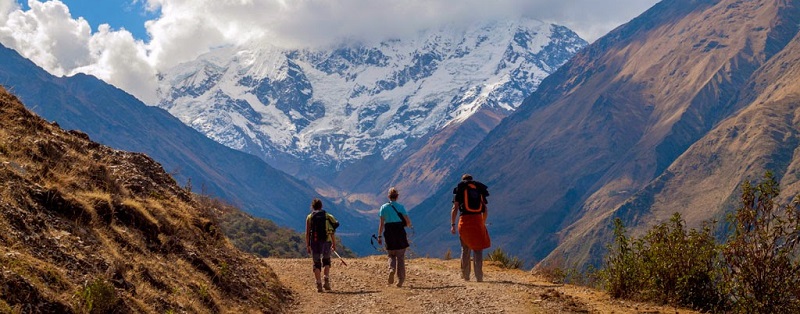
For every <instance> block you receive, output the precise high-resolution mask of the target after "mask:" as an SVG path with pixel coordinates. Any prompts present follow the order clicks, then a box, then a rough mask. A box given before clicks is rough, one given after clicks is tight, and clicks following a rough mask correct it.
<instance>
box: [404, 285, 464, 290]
mask: <svg viewBox="0 0 800 314" xmlns="http://www.w3.org/2000/svg"><path fill="white" fill-rule="evenodd" d="M464 287H466V286H465V285H449V286H439V287H417V286H414V287H408V288H409V289H412V290H444V289H452V288H464Z"/></svg>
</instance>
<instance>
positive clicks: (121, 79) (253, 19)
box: [0, 0, 656, 103]
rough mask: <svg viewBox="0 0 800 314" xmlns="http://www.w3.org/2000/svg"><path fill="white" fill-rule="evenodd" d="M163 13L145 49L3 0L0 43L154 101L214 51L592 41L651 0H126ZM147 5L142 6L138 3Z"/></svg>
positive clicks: (61, 8) (44, 6)
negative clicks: (443, 34)
mask: <svg viewBox="0 0 800 314" xmlns="http://www.w3.org/2000/svg"><path fill="white" fill-rule="evenodd" d="M130 1H131V3H145V4H146V6H147V8H148V9H149V10H153V11H154V12H158V10H160V12H161V14H160V16H158V18H156V19H154V20H151V21H147V22H146V23H145V27H146V29H147V31H148V33H149V34H150V38H151V39H150V41H149V42H146V43H145V42H142V41H139V40H136V39H134V38H133V37H132V36H131V34H130V33H129V32H128V31H126V30H117V31H112V30H110V29H109V27H108V26H107V25H106V26H101V27H100V28H99V30H98V31H97V32H95V33H91V28H90V26H89V24H88V23H87V22H86V21H85V20H84V19H83V18H80V17H77V18H75V17H72V16H71V15H70V13H69V10H68V8H67V6H66V5H65V4H63V3H62V2H60V1H59V0H51V1H47V2H39V1H37V0H29V2H28V5H29V7H30V10H27V11H22V10H21V9H20V7H19V6H18V5H17V3H16V1H14V0H0V43H2V44H3V45H5V46H8V47H11V48H14V49H16V50H17V51H19V52H20V53H21V54H22V55H24V56H25V57H27V58H29V59H31V60H33V61H34V62H35V63H36V64H38V65H39V66H41V67H43V68H45V69H46V70H48V71H49V72H51V73H53V74H55V75H71V74H74V73H77V72H83V73H88V74H92V75H95V76H97V77H99V78H101V79H103V80H105V81H107V82H109V83H111V84H113V85H115V86H118V87H120V88H122V89H124V90H126V91H128V92H129V93H132V94H133V95H135V96H136V97H138V98H139V99H142V100H143V101H145V102H147V103H154V102H155V101H156V96H155V86H156V82H155V76H156V73H158V71H163V70H165V69H167V68H169V67H172V66H174V65H176V64H178V63H180V62H185V61H189V60H192V59H194V58H196V57H197V56H198V55H200V54H202V53H205V52H207V51H208V50H209V49H211V48H213V47H217V46H224V45H231V44H240V43H243V42H247V41H250V40H255V39H258V40H264V41H266V42H269V43H271V44H274V45H278V46H284V47H302V46H309V45H326V44H330V43H333V42H337V41H339V40H341V39H343V38H347V39H352V40H380V39H385V38H389V37H400V36H404V35H407V34H410V33H413V32H416V31H419V30H421V29H425V28H431V27H437V26H439V25H443V24H450V25H453V24H455V25H459V24H463V23H470V22H473V21H476V20H485V19H512V18H516V17H519V16H527V17H532V18H536V19H540V20H543V21H547V22H553V23H557V24H561V25H565V26H567V27H570V28H571V29H573V30H575V31H576V32H577V33H578V34H579V35H581V36H582V37H584V38H585V39H587V40H589V41H593V40H595V39H597V38H598V37H599V36H601V35H603V34H605V33H606V32H608V31H609V30H610V29H611V28H613V27H616V26H617V25H619V24H622V23H624V22H627V21H628V20H630V19H631V18H633V17H634V16H636V15H638V14H640V13H641V12H643V11H644V10H645V9H647V8H648V7H649V6H651V5H652V4H654V3H655V2H656V0H603V1H597V0H572V1H570V0H493V1H486V0H130ZM145 1H146V2H145Z"/></svg>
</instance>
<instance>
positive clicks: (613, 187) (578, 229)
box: [414, 0, 800, 264]
mask: <svg viewBox="0 0 800 314" xmlns="http://www.w3.org/2000/svg"><path fill="white" fill-rule="evenodd" d="M799 5H800V4H798V2H797V1H773V0H761V1H735V0H721V1H720V0H666V1H662V2H660V3H659V4H657V5H656V6H654V7H653V8H651V9H650V10H648V11H647V12H645V13H644V14H642V15H641V16H639V17H637V18H636V19H634V20H632V21H631V22H629V23H627V24H625V25H623V26H621V27H619V28H617V29H616V30H614V31H612V32H611V33H609V34H608V35H606V36H605V37H603V38H601V39H599V40H598V41H597V42H595V43H593V44H592V45H590V46H589V47H587V48H586V49H584V50H582V51H580V52H579V53H578V54H577V55H576V56H575V57H574V58H572V59H571V60H570V61H569V62H568V63H566V64H565V65H564V66H563V67H561V68H560V69H559V70H558V71H557V72H556V73H554V74H553V75H551V76H550V77H548V78H547V79H545V80H544V81H543V82H542V84H541V85H540V87H539V89H538V90H537V91H536V92H535V93H534V94H533V95H532V96H531V97H529V98H528V99H526V101H525V102H524V103H523V104H522V105H521V106H520V108H519V109H518V110H517V111H516V112H515V113H514V114H512V115H511V116H510V117H509V118H507V119H506V120H504V121H503V122H502V123H501V124H500V125H499V126H498V127H497V128H495V129H494V130H493V131H492V133H491V134H489V135H488V136H487V138H486V139H485V140H484V141H483V142H481V143H480V144H478V146H477V147H476V148H475V150H474V151H472V153H470V155H468V156H467V157H466V159H465V160H466V162H465V165H464V166H463V167H460V168H458V169H459V170H457V171H458V172H470V173H472V174H473V175H475V177H476V178H477V179H479V180H482V181H484V182H485V183H487V184H488V185H489V186H490V191H491V192H492V197H490V199H491V200H493V201H492V203H491V204H490V209H491V210H492V214H491V215H490V223H491V226H490V233H492V234H493V235H494V239H493V240H494V241H493V243H494V244H495V245H497V246H502V247H506V248H508V249H509V250H511V251H512V252H520V253H519V254H520V255H521V256H522V257H523V258H524V259H526V260H529V261H530V260H533V261H539V260H541V259H543V258H545V257H548V258H549V261H551V262H555V261H558V262H561V263H569V264H572V263H577V264H582V263H585V262H587V261H595V262H596V261H597V260H596V259H597V258H599V257H600V256H601V252H602V251H603V250H604V248H603V245H604V243H606V242H607V241H605V240H606V239H608V236H609V233H610V230H611V220H612V218H614V217H623V218H624V219H625V222H626V223H627V224H628V225H630V226H632V227H634V230H636V228H641V227H643V226H648V225H652V224H654V223H655V222H658V221H661V220H664V219H667V218H668V217H669V215H670V214H671V213H672V212H675V211H679V212H682V214H683V217H684V218H686V219H687V222H688V223H689V224H690V226H695V227H696V226H698V225H699V224H700V221H702V220H704V219H708V218H715V217H717V218H718V217H721V215H722V214H723V213H724V212H726V211H729V210H731V209H732V208H733V206H734V204H733V202H732V200H733V199H735V196H736V194H737V190H736V189H737V186H738V184H739V183H740V182H741V181H742V180H748V179H751V178H757V177H760V176H761V175H762V174H763V171H764V170H765V169H769V170H773V171H774V172H775V173H777V174H778V175H779V176H780V177H781V178H782V182H781V183H782V184H783V186H784V187H786V188H787V190H786V191H787V192H791V191H795V190H796V189H797V185H798V182H797V181H798V176H797V175H796V174H795V173H796V172H797V170H796V169H795V168H796V167H797V160H798V157H797V153H796V152H797V151H796V147H797V143H798V142H797V132H798V123H797V121H798V120H797V111H796V104H797V89H798V85H797V82H798V79H800V78H798V77H797V74H798V73H797V70H796V69H795V65H796V64H797V63H796V60H797V59H796V51H797V50H796V49H794V48H795V47H796V41H797V40H798V39H797V34H798V24H797V21H798V20H800V11H799V10H798V6H799ZM453 180H454V181H455V180H457V178H453ZM450 189H452V187H443V188H441V189H440V190H438V192H437V193H436V196H435V197H432V198H430V199H428V200H426V201H425V202H423V203H422V205H420V206H418V207H417V209H415V210H414V212H415V213H416V214H417V215H418V216H420V217H421V219H419V220H420V221H424V222H433V223H430V224H428V225H427V226H425V227H422V226H418V228H425V229H426V234H425V235H423V236H422V239H423V240H422V241H420V243H432V245H431V246H429V247H428V249H430V250H431V251H437V250H438V249H437V247H438V248H439V249H441V247H442V245H440V244H438V245H437V243H447V242H446V241H444V240H445V239H444V237H445V235H446V234H447V227H448V226H447V223H446V218H442V217H443V216H444V217H446V216H447V213H446V208H449V205H450V204H449V203H450V197H451V194H450V191H451V190H450Z"/></svg>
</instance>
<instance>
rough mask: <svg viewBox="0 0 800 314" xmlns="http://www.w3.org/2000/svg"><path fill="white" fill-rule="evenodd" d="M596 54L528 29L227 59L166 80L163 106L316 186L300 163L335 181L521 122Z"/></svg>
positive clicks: (216, 56) (211, 57)
mask: <svg viewBox="0 0 800 314" xmlns="http://www.w3.org/2000/svg"><path fill="white" fill-rule="evenodd" d="M585 44H586V43H585V41H583V40H581V39H580V38H578V37H577V35H575V34H574V33H573V32H572V31H570V30H568V29H566V28H564V27H562V26H557V25H550V24H545V23H542V22H539V21H535V20H522V21H511V22H494V23H486V24H481V25H477V26H473V27H471V28H469V29H467V30H456V29H447V28H444V29H442V30H428V31H425V32H421V33H419V34H418V35H417V37H416V38H415V37H410V38H406V39H396V40H388V41H383V42H380V43H376V44H365V45H357V46H343V47H341V48H335V49H331V50H326V49H320V50H288V51H284V50H281V49H279V48H275V47H270V46H268V45H267V46H265V45H263V44H262V45H252V46H242V47H226V48H224V49H219V50H217V51H214V52H211V53H209V54H207V55H205V56H201V57H200V58H199V59H198V60H196V61H193V62H190V63H186V64H183V65H180V66H178V67H176V68H175V69H173V70H170V71H168V72H167V73H166V74H164V75H163V76H162V77H163V79H162V80H161V82H162V85H161V87H160V90H161V95H162V96H161V98H162V101H161V103H160V104H159V106H160V107H162V108H167V109H168V110H170V112H171V113H173V114H175V115H176V116H178V117H180V118H181V120H182V121H184V123H186V124H188V125H192V126H193V127H195V128H196V129H198V130H201V132H204V133H206V134H208V135H209V137H211V138H214V139H216V140H217V141H220V142H222V143H225V144H226V145H227V146H229V147H234V148H237V149H240V150H243V151H247V152H251V153H253V154H255V155H257V156H261V157H262V158H263V159H265V160H267V161H268V162H270V163H271V164H272V165H274V166H276V167H280V168H282V169H284V168H285V169H288V170H287V172H289V173H290V174H294V175H299V177H303V178H304V177H306V176H309V175H313V174H308V173H306V174H301V173H300V172H302V169H300V168H301V166H298V165H297V163H298V161H294V162H292V161H291V160H292V159H295V160H296V159H299V160H300V161H303V162H304V163H305V164H315V165H317V166H322V168H319V167H315V168H314V169H313V170H312V171H324V172H327V173H331V171H336V170H337V169H341V167H342V165H348V164H350V163H352V162H353V161H354V160H358V159H361V158H363V157H365V156H370V155H380V156H382V157H383V158H384V159H386V158H388V157H389V156H391V155H393V154H396V153H398V152H399V151H401V150H402V149H403V148H405V147H407V146H408V145H409V144H410V142H413V141H414V140H415V139H417V138H420V137H422V136H424V135H426V134H428V133H429V132H431V131H432V130H435V129H439V128H442V127H444V126H445V125H446V124H448V123H453V122H455V123H458V122H460V121H463V120H464V119H466V118H467V117H469V116H470V115H471V114H472V113H474V112H475V111H477V110H478V108H480V107H482V106H487V107H491V108H494V109H495V110H502V111H506V112H510V111H513V109H514V107H515V106H516V105H517V104H518V103H519V102H520V101H521V100H522V97H524V96H525V94H526V93H528V92H530V91H531V90H533V89H535V85H537V84H538V82H539V81H540V80H541V79H543V78H544V77H545V76H546V75H547V73H548V72H551V71H553V70H554V69H555V68H557V67H558V66H559V65H560V64H561V63H563V62H564V61H566V59H567V58H568V57H569V56H570V55H571V54H572V53H574V52H575V51H577V50H578V49H580V47H582V46H583V45H585ZM236 63H238V64H239V65H236ZM204 64H205V65H204ZM209 64H213V65H209ZM208 69H210V70H208ZM195 76H197V78H195ZM201 93H203V94H201ZM212 103H213V104H214V105H211V104H212ZM281 111H282V112H281ZM237 134H244V135H237ZM251 145H256V146H259V147H251ZM326 168H327V169H328V170H325V169H326Z"/></svg>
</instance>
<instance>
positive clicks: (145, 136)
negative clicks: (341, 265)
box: [0, 47, 369, 251]
mask: <svg viewBox="0 0 800 314" xmlns="http://www.w3.org/2000/svg"><path fill="white" fill-rule="evenodd" d="M0 85H3V86H6V88H8V89H9V90H11V91H13V92H14V94H15V95H17V96H18V97H19V98H20V99H22V100H23V102H24V103H25V104H26V105H27V106H29V108H30V109H31V110H33V111H34V112H36V113H37V114H39V115H41V116H42V117H44V118H46V119H48V120H51V121H55V122H57V123H59V124H60V125H61V126H62V127H64V128H66V129H73V130H80V131H82V132H84V133H86V134H88V135H89V136H90V137H91V138H92V139H94V140H96V141H98V142H100V143H103V144H106V145H109V146H112V147H114V148H118V149H124V150H128V151H135V152H143V153H146V154H148V155H149V156H151V157H153V158H154V159H155V160H157V161H158V162H159V163H161V164H162V165H163V166H164V168H165V169H166V170H167V171H168V172H170V173H171V174H172V175H173V176H174V177H175V178H176V179H177V180H179V182H181V185H187V183H189V182H190V184H191V186H192V188H193V191H195V192H198V193H203V194H209V195H212V196H215V197H220V198H222V199H224V200H226V201H227V202H229V203H231V204H232V205H235V206H236V207H238V208H241V209H243V210H245V211H247V212H248V213H251V214H253V215H255V216H258V217H264V218H269V219H271V220H273V221H275V222H277V223H279V224H281V225H284V226H289V227H292V228H294V229H295V230H303V228H304V227H305V224H304V223H305V220H304V219H305V215H307V213H308V212H309V208H310V204H311V199H312V198H314V197H321V196H320V195H319V194H318V193H316V192H315V191H314V190H313V189H312V188H311V187H309V186H308V185H307V184H305V183H303V182H301V181H300V180H297V179H295V178H293V177H291V176H289V175H287V174H285V173H283V172H282V171H279V170H276V169H274V168H272V167H270V166H269V165H267V164H266V163H264V162H263V161H262V160H260V159H258V158H257V157H254V156H252V155H249V154H246V153H243V152H239V151H236V150H233V149H230V148H227V147H225V146H223V145H221V144H218V143H216V142H214V141H212V140H210V139H208V138H206V137H205V136H204V135H202V134H200V133H199V132H197V131H195V130H193V129H192V128H190V127H187V126H185V125H183V123H181V122H180V121H179V120H178V119H176V118H174V117H172V116H171V115H170V114H169V113H167V112H166V111H164V110H162V109H159V108H155V107H149V106H146V105H144V104H143V103H141V102H140V101H138V100H137V99H136V98H134V97H133V96H131V95H129V94H127V93H125V92H123V91H122V90H120V89H117V88H115V87H113V86H111V85H108V84H106V83H104V82H102V81H100V80H99V79H97V78H95V77H93V76H87V75H83V74H78V75H76V76H74V77H65V78H59V77H54V76H52V75H50V74H48V73H47V72H45V71H44V70H43V69H41V68H39V67H37V66H36V65H35V64H33V63H32V62H31V61H29V60H27V59H25V58H23V57H21V56H20V55H19V54H18V53H16V52H15V51H13V50H11V49H8V48H5V47H0ZM325 206H326V209H328V210H330V211H331V212H333V213H334V214H336V215H337V217H338V218H339V219H340V220H342V222H343V223H342V233H343V234H345V233H346V234H348V235H350V236H351V237H352V238H351V240H349V241H348V240H347V239H345V240H344V241H345V242H351V243H353V244H354V246H351V248H354V249H355V248H356V247H358V245H359V244H361V247H362V248H366V247H369V245H367V244H364V241H360V240H361V239H360V238H358V236H357V235H358V233H359V232H360V231H361V230H359V229H357V228H356V226H360V225H363V224H364V222H365V221H366V220H365V218H363V217H361V216H359V215H355V214H351V212H350V211H344V210H341V209H339V208H337V206H336V205H335V204H333V203H331V202H325ZM365 250H366V249H365ZM362 251H364V250H362Z"/></svg>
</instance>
